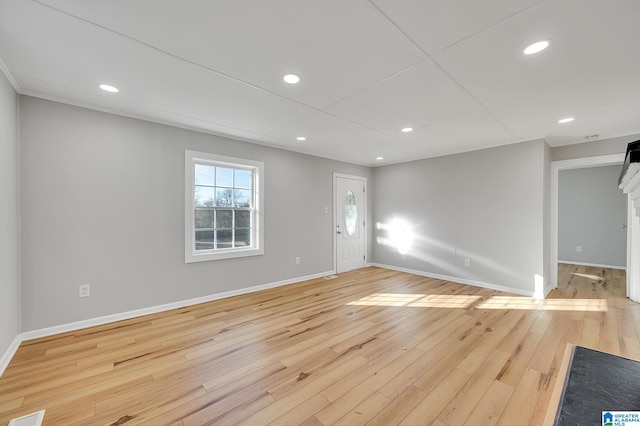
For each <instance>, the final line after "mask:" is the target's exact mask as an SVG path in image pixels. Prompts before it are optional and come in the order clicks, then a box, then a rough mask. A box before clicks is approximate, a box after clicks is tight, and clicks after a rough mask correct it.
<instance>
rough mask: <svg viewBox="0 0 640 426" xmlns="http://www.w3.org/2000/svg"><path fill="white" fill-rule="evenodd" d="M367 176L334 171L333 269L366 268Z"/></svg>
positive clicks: (338, 271)
mask: <svg viewBox="0 0 640 426" xmlns="http://www.w3.org/2000/svg"><path fill="white" fill-rule="evenodd" d="M366 187H367V179H366V178H364V177H361V176H351V175H344V174H340V173H334V175H333V195H334V197H333V198H334V201H333V212H334V215H333V223H334V225H335V227H334V231H335V232H334V263H335V265H334V269H335V271H336V273H341V272H346V271H351V270H353V269H360V268H364V266H365V262H366V257H367V252H366V251H367V250H366V232H365V226H366V220H365V219H366V214H367V213H366V211H367V210H366V207H367V189H366Z"/></svg>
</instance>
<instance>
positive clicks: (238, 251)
mask: <svg viewBox="0 0 640 426" xmlns="http://www.w3.org/2000/svg"><path fill="white" fill-rule="evenodd" d="M195 162H201V163H203V162H204V163H207V162H209V163H212V164H218V165H224V166H229V167H237V168H247V167H250V168H252V169H253V170H254V171H255V173H254V177H253V185H254V197H255V201H254V203H255V217H254V224H255V226H254V229H252V232H253V234H252V241H253V245H252V246H251V247H249V248H233V249H228V250H216V251H215V252H211V251H207V252H204V253H202V252H197V251H196V250H195V218H194V214H193V209H194V207H193V206H194V197H195V191H194V180H195V176H194V163H195ZM184 169H185V172H184V176H185V177H184V182H185V191H184V192H185V196H184V205H185V217H184V261H185V263H193V262H206V261H210V260H220V259H232V258H237V257H247V256H260V255H263V254H264V163H263V162H261V161H252V160H245V159H242V158H234V157H225V156H222V155H215V154H209V153H206V152H197V151H189V150H185V153H184Z"/></svg>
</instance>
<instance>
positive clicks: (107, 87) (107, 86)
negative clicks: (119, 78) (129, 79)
mask: <svg viewBox="0 0 640 426" xmlns="http://www.w3.org/2000/svg"><path fill="white" fill-rule="evenodd" d="M98 87H99V88H101V89H102V90H104V91H105V92H110V93H118V92H119V91H120V89H118V88H117V87H115V86H112V85H110V84H100V85H99V86H98Z"/></svg>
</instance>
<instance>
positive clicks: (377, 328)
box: [0, 265, 640, 426]
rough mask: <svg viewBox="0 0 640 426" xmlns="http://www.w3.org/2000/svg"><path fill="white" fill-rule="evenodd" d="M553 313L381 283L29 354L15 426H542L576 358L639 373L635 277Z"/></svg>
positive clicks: (4, 385)
mask: <svg viewBox="0 0 640 426" xmlns="http://www.w3.org/2000/svg"><path fill="white" fill-rule="evenodd" d="M559 277H560V283H561V284H560V287H559V289H557V290H554V291H553V292H552V293H551V294H550V296H549V298H548V299H547V300H546V301H535V300H533V299H530V298H526V297H520V296H515V295H512V294H507V293H501V292H497V291H492V290H486V289H480V288H475V287H469V286H465V285H460V284H454V283H450V282H446V281H441V280H436V279H430V278H424V277H419V276H415V275H410V274H405V273H400V272H395V271H389V270H385V269H379V268H366V269H363V270H359V271H354V272H350V273H345V274H341V275H340V276H339V277H338V278H336V279H333V280H324V279H317V280H312V281H306V282H302V283H298V284H294V285H290V286H286V287H281V288H277V289H272V290H267V291H263V292H260V293H253V294H249V295H244V296H238V297H234V298H229V299H226V300H220V301H215V302H210V303H206V304H201V305H196V306H191V307H187V308H183V309H177V310H173V311H169V312H164V313H160V314H155V315H150V316H146V317H141V318H136V319H131V320H127V321H121V322H118V323H114V324H109V325H104V326H99V327H93V328H88V329H83V330H80V331H76V332H71V333H65V334H61V335H56V336H52V337H47V338H42V339H37V340H32V341H28V342H24V343H23V344H22V345H21V346H20V348H19V350H18V352H17V353H16V356H15V357H14V359H13V360H12V362H11V364H10V365H9V367H8V368H7V370H6V372H5V373H4V375H3V376H2V378H0V424H3V425H4V424H7V423H8V421H9V419H11V418H15V417H17V416H20V415H23V414H27V413H31V412H34V411H37V410H40V409H43V408H45V409H46V415H45V421H44V424H45V425H126V426H128V425H134V424H148V425H164V424H167V425H180V426H190V425H196V424H246V425H256V424H274V425H281V424H282V425H285V424H290V425H297V424H304V425H333V424H336V425H357V424H372V425H373V424H382V425H394V424H402V425H429V424H433V425H439V426H443V425H449V426H455V425H463V424H467V425H485V424H500V425H510V426H513V425H525V424H534V425H537V424H541V423H542V420H543V419H544V416H545V412H546V408H547V405H548V403H549V399H550V397H551V393H552V390H553V386H554V384H555V381H556V377H557V374H558V369H559V366H560V363H561V361H562V357H563V354H564V350H565V345H566V343H567V342H571V343H575V344H577V345H582V346H586V347H590V348H594V349H598V350H604V351H607V352H611V353H614V354H617V355H622V356H625V357H628V358H633V359H639V360H640V339H639V337H638V330H639V328H638V326H639V325H640V322H639V321H640V305H638V304H636V303H633V302H630V301H629V300H628V299H626V297H625V280H624V272H623V271H615V270H607V269H599V268H587V267H578V266H570V265H561V266H560V274H559Z"/></svg>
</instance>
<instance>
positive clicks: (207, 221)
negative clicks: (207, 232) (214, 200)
mask: <svg viewBox="0 0 640 426" xmlns="http://www.w3.org/2000/svg"><path fill="white" fill-rule="evenodd" d="M214 217H215V213H214V211H213V210H196V222H195V224H196V228H212V229H213V228H214V223H215V222H214Z"/></svg>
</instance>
